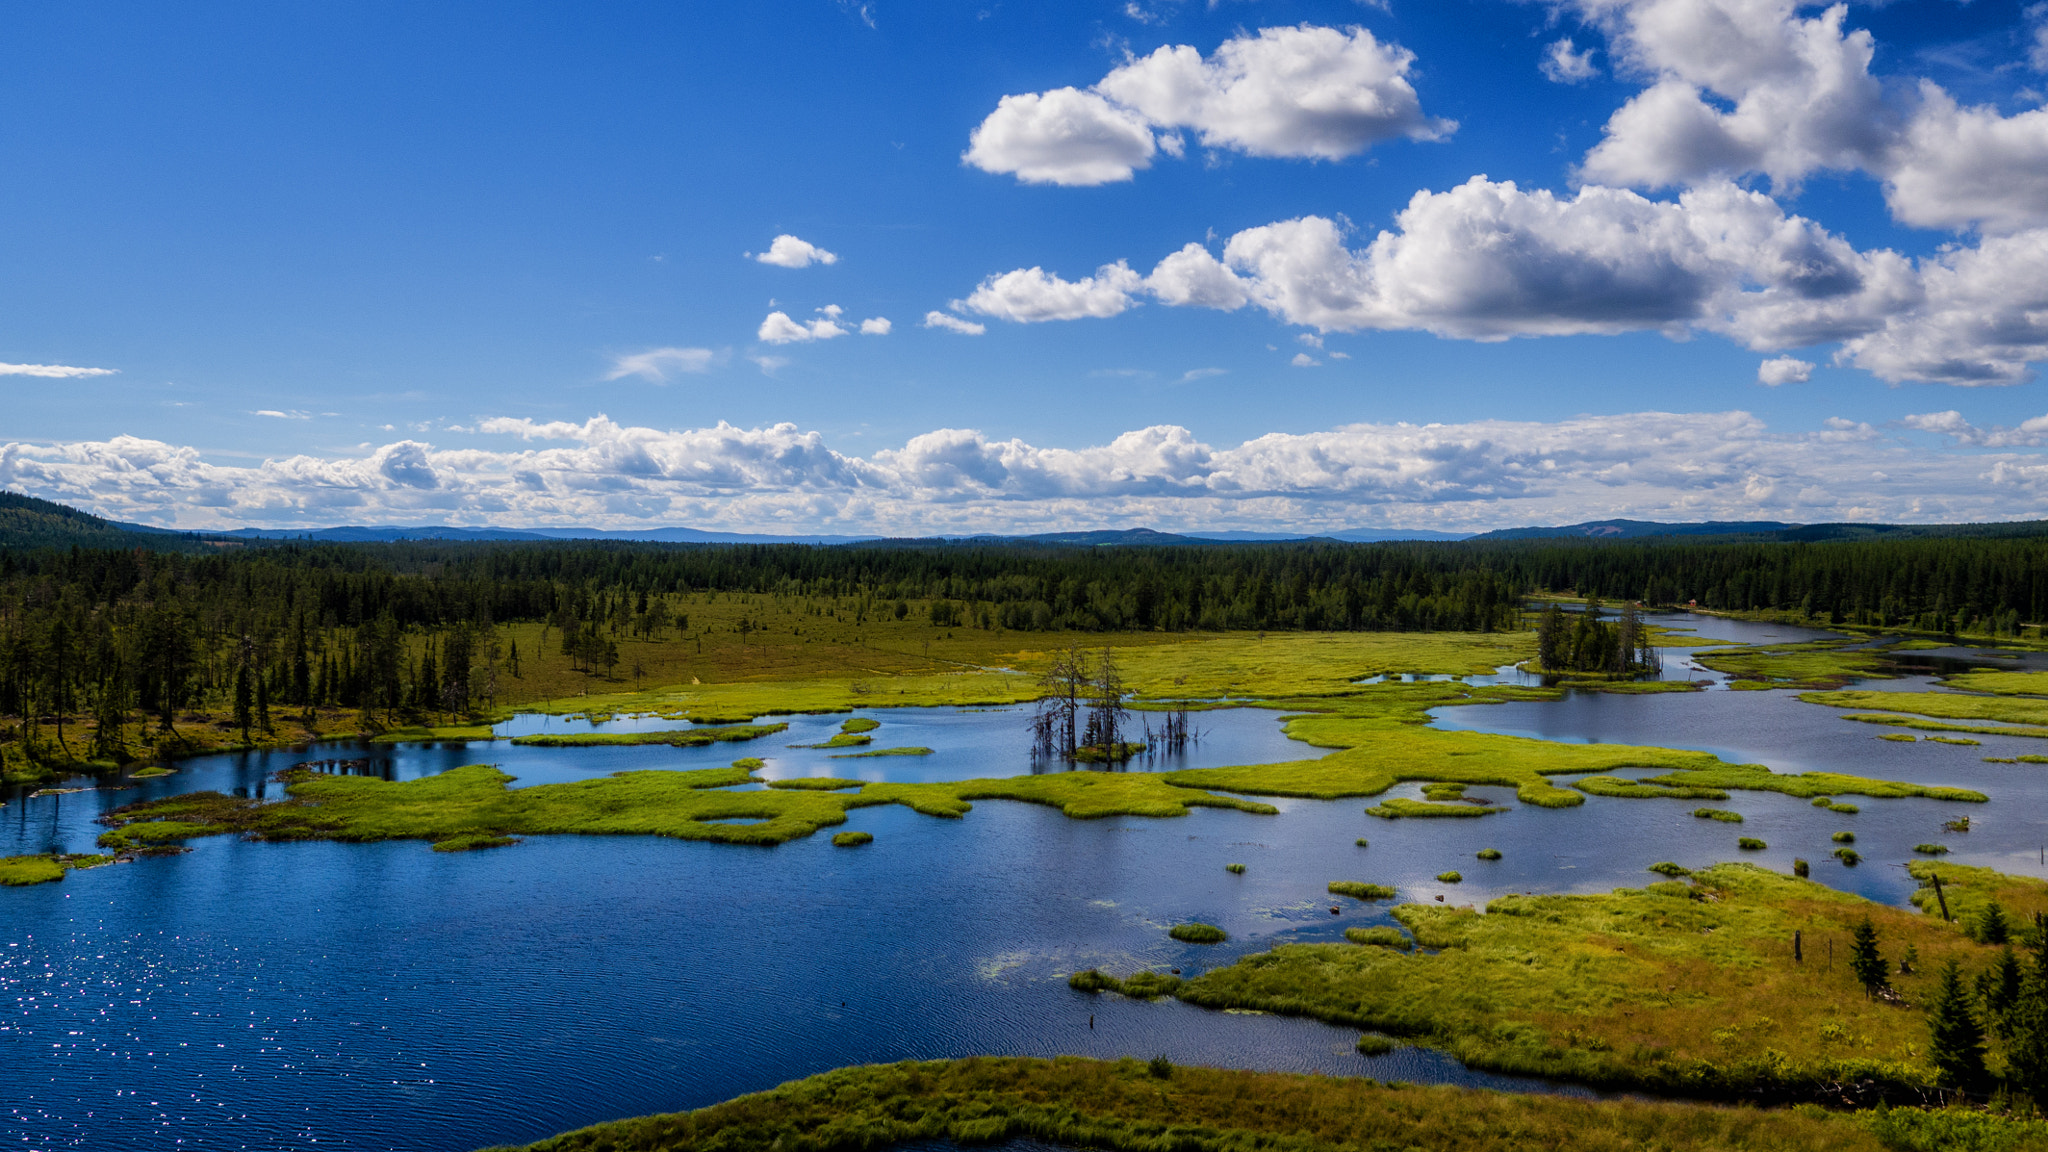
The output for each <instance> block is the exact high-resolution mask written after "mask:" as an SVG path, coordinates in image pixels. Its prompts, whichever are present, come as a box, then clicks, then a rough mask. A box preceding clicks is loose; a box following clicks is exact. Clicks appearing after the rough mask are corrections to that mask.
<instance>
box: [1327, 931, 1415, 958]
mask: <svg viewBox="0 0 2048 1152" xmlns="http://www.w3.org/2000/svg"><path fill="white" fill-rule="evenodd" d="M1344 938H1345V939H1346V940H1349V941H1351V942H1352V943H1353V944H1365V945H1370V946H1372V947H1376V948H1392V949H1394V950H1396V951H1398V952H1407V951H1410V950H1412V949H1413V948H1414V947H1415V941H1413V940H1410V939H1409V938H1408V934H1407V933H1406V932H1403V931H1401V930H1400V929H1399V928H1389V927H1387V926H1385V925H1380V926H1379V927H1375V928H1346V929H1345V930H1344Z"/></svg>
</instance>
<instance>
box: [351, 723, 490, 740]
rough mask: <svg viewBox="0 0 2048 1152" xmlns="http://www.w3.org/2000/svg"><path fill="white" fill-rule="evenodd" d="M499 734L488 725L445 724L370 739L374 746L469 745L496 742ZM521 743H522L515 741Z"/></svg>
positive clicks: (399, 730) (396, 730)
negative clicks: (441, 742) (442, 742)
mask: <svg viewBox="0 0 2048 1152" xmlns="http://www.w3.org/2000/svg"><path fill="white" fill-rule="evenodd" d="M497 738H498V737H497V734H496V733H494V732H492V731H491V726H490V725H488V724H444V725H435V726H425V727H417V728H390V729H387V730H385V731H383V732H379V733H377V734H376V735H375V736H372V737H370V743H372V744H411V743H414V742H418V741H427V740H448V741H453V742H456V743H463V744H467V743H469V742H471V741H483V740H496V739H497ZM513 743H515V744H516V743H520V741H517V740H515V741H513Z"/></svg>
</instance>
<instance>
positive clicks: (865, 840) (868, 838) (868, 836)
mask: <svg viewBox="0 0 2048 1152" xmlns="http://www.w3.org/2000/svg"><path fill="white" fill-rule="evenodd" d="M874 842H875V834H874V833H872V832H835V833H833V834H832V846H833V847H834V848H858V847H860V846H861V845H863V844H873V843H874Z"/></svg>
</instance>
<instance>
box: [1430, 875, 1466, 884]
mask: <svg viewBox="0 0 2048 1152" xmlns="http://www.w3.org/2000/svg"><path fill="white" fill-rule="evenodd" d="M1436 878H1437V880H1438V881H1439V882H1440V883H1444V884H1463V883H1464V882H1465V876H1464V874H1463V873H1461V872H1439V873H1437V874H1436Z"/></svg>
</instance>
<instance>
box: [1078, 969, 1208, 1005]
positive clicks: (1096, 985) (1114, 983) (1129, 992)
mask: <svg viewBox="0 0 2048 1152" xmlns="http://www.w3.org/2000/svg"><path fill="white" fill-rule="evenodd" d="M1181 984H1182V981H1181V978H1180V977H1178V976H1168V975H1166V974H1165V973H1162V972H1134V973H1132V974H1131V975H1130V976H1128V977H1126V978H1124V979H1121V980H1119V979H1117V978H1116V977H1114V976H1111V975H1109V974H1108V973H1106V972H1101V971H1098V970H1097V969H1094V968H1090V969H1088V970H1087V971H1086V972H1076V973H1074V974H1073V975H1072V976H1069V977H1067V987H1069V988H1072V989H1074V990H1075V991H1076V992H1115V993H1116V994H1118V995H1119V996H1128V997H1130V998H1131V999H1133V1000H1157V999H1159V998H1160V997H1161V996H1171V995H1173V994H1175V993H1177V992H1179V991H1180V988H1181Z"/></svg>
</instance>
